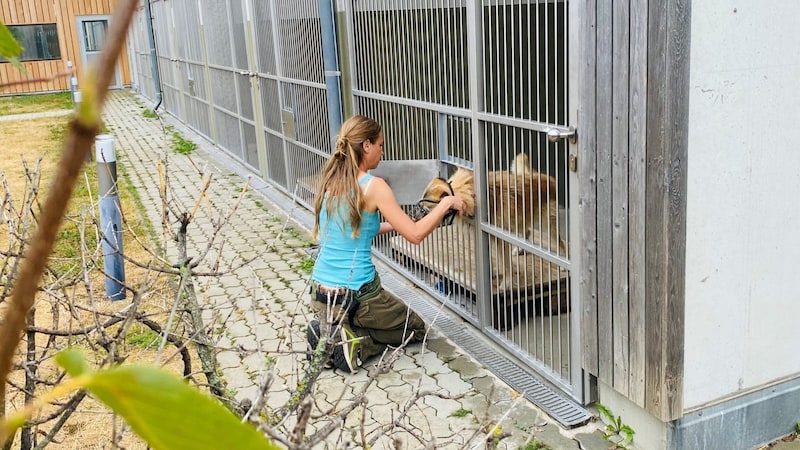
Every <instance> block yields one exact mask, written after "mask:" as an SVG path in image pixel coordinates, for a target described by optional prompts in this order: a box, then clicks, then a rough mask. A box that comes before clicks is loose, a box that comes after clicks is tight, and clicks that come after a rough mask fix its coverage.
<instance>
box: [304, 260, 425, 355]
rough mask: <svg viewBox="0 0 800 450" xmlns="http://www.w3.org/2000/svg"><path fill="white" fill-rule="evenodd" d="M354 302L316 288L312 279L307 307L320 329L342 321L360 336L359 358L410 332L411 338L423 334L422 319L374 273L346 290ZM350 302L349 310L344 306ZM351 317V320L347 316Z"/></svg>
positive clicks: (415, 338)
mask: <svg viewBox="0 0 800 450" xmlns="http://www.w3.org/2000/svg"><path fill="white" fill-rule="evenodd" d="M350 292H351V293H352V294H351V296H352V298H355V300H356V302H353V303H349V302H348V301H347V300H348V299H347V298H343V297H348V296H341V295H340V296H337V295H326V294H323V293H322V292H318V290H317V286H316V284H314V283H312V288H311V308H312V309H313V311H314V313H315V314H316V315H317V317H318V319H319V321H320V324H321V325H322V326H323V329H329V326H330V324H331V323H338V322H342V323H344V324H346V325H348V326H349V327H350V329H351V330H353V332H355V333H356V334H357V335H358V336H359V337H360V338H362V340H361V341H360V344H361V359H362V360H366V359H367V358H369V357H371V356H375V355H379V354H381V353H383V351H384V350H385V349H386V345H387V344H388V345H400V344H401V343H403V342H405V341H406V339H407V338H408V337H409V336H411V335H412V333H413V339H412V340H411V342H417V341H421V340H422V339H423V338H424V337H425V332H426V326H425V322H424V321H423V320H422V318H421V317H419V316H418V315H417V314H416V313H415V312H414V311H412V310H411V309H409V307H408V306H407V305H406V304H405V303H404V302H403V301H402V300H400V299H399V298H397V297H395V296H394V295H392V294H390V293H389V292H388V291H386V290H385V289H383V286H381V280H380V278H379V277H378V274H377V273H376V274H375V279H374V280H372V281H370V282H369V283H367V284H365V285H364V286H362V287H361V288H360V289H359V290H358V291H350ZM349 306H353V307H355V308H356V309H355V310H354V311H352V312H350V311H349V310H346V309H345V307H349ZM351 318H352V320H351Z"/></svg>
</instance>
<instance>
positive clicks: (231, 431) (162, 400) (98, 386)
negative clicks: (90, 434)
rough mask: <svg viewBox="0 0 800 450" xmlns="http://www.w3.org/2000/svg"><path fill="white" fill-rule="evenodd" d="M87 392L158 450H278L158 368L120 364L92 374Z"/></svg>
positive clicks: (209, 398)
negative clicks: (120, 417) (210, 446)
mask: <svg viewBox="0 0 800 450" xmlns="http://www.w3.org/2000/svg"><path fill="white" fill-rule="evenodd" d="M86 389H87V390H88V391H89V392H91V393H92V394H93V395H94V396H95V397H97V398H98V399H99V400H101V401H102V402H103V403H105V404H106V405H107V406H109V407H110V408H111V409H113V410H114V412H116V413H117V414H119V415H120V416H122V417H123V418H124V419H125V421H126V422H127V423H128V425H130V426H131V428H133V430H134V431H135V432H136V434H138V435H139V437H141V438H142V439H144V440H145V441H147V443H148V444H149V445H150V446H151V447H153V448H154V449H157V450H182V449H198V448H209V444H210V443H213V447H214V448H231V449H233V448H235V449H265V450H267V449H270V450H271V449H277V448H278V447H276V446H275V445H273V444H272V443H270V442H269V441H268V440H267V439H266V438H265V437H264V436H263V435H261V434H260V433H259V432H258V431H257V430H256V429H255V428H254V427H253V426H251V425H250V424H246V423H241V421H240V419H239V418H238V417H236V416H235V415H234V414H233V413H232V412H230V411H229V410H228V409H227V408H225V407H224V406H222V405H221V404H220V403H218V402H217V401H215V400H214V399H212V398H211V397H209V396H207V395H204V394H202V393H201V392H200V391H198V390H197V389H195V388H194V387H192V386H189V385H188V384H187V383H186V382H184V381H183V380H182V379H180V378H178V377H177V376H175V375H174V374H172V373H170V372H167V371H165V370H163V369H159V368H156V367H150V366H142V365H124V366H119V367H116V368H113V369H109V370H104V371H102V372H98V373H96V374H94V375H92V376H91V380H90V381H89V383H87V385H86Z"/></svg>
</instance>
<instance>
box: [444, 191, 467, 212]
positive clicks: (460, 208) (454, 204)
mask: <svg viewBox="0 0 800 450" xmlns="http://www.w3.org/2000/svg"><path fill="white" fill-rule="evenodd" d="M445 198H446V199H450V207H449V208H448V210H451V209H452V210H455V211H456V212H458V215H459V216H463V215H464V208H465V207H466V204H465V203H464V200H463V199H462V198H461V197H460V196H459V195H458V194H456V195H448V196H447V197H445Z"/></svg>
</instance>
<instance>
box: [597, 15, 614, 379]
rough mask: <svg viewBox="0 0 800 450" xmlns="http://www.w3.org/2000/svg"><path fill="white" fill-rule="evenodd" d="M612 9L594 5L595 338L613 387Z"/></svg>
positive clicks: (602, 375) (604, 371)
mask: <svg viewBox="0 0 800 450" xmlns="http://www.w3.org/2000/svg"><path fill="white" fill-rule="evenodd" d="M612 17H613V9H612V3H611V2H608V1H603V2H599V3H598V5H597V118H596V120H597V308H598V309H597V315H598V318H597V324H598V329H597V334H598V344H597V345H598V350H599V352H598V353H599V361H600V375H599V378H600V379H601V380H603V381H604V382H606V383H607V384H608V385H609V386H613V385H614V335H613V333H614V316H613V314H614V311H613V307H612V301H613V282H614V280H613V278H612V275H613V272H612V267H611V266H612V264H613V260H612V258H613V247H612V240H611V236H612V233H613V231H612V230H613V224H612V210H611V207H612V201H613V199H612V185H611V174H612V172H611V146H612V135H611V130H612V124H611V117H612V114H613V111H612V109H611V104H612V80H613V76H614V74H613V72H612V70H613V67H612V58H611V56H612V52H613V48H612V37H613V22H612Z"/></svg>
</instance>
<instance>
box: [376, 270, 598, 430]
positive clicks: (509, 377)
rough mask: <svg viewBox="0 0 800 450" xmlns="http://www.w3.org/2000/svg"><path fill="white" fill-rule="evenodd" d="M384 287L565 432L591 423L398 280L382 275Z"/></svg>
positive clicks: (587, 415)
mask: <svg viewBox="0 0 800 450" xmlns="http://www.w3.org/2000/svg"><path fill="white" fill-rule="evenodd" d="M381 282H382V283H383V286H384V287H385V288H386V289H387V290H389V291H391V292H392V293H393V294H395V295H397V296H398V297H400V298H402V299H403V300H405V301H406V303H408V305H409V306H411V308H412V309H413V310H414V311H416V312H417V314H419V315H420V316H422V318H423V319H425V321H426V322H429V323H430V322H432V321H433V320H434V319H436V328H437V329H439V330H440V331H441V332H442V333H443V334H444V335H445V336H447V337H448V338H449V339H450V340H452V341H453V342H457V343H458V345H459V346H460V347H461V348H462V349H464V350H465V351H467V352H469V354H470V355H472V356H473V357H474V358H475V359H477V360H478V361H479V362H480V363H481V364H483V365H485V366H486V367H488V368H489V370H491V371H492V373H494V374H495V375H497V377H498V378H500V379H501V380H503V381H505V382H506V383H508V384H509V385H510V386H512V387H513V388H514V389H516V390H518V391H519V392H521V393H522V395H524V396H525V398H527V399H528V400H530V401H531V402H533V403H534V404H535V405H536V406H538V407H539V408H541V409H542V410H543V411H545V412H546V413H547V414H548V415H549V416H550V417H552V418H553V419H554V420H556V421H557V422H558V423H559V424H560V425H561V426H562V427H564V428H567V429H569V428H575V427H578V426H581V425H583V424H585V423H587V422H589V420H591V418H592V415H591V414H590V413H589V412H588V411H586V410H585V409H584V408H583V407H581V406H580V405H579V404H577V403H575V402H574V401H572V400H570V399H569V398H567V397H565V396H564V395H562V394H560V393H558V392H557V391H555V390H553V389H551V388H550V387H548V386H546V385H544V384H543V383H541V382H540V381H539V380H537V379H536V378H534V376H533V375H532V374H531V373H530V372H527V371H526V370H524V369H523V368H522V367H520V366H519V365H518V364H517V363H515V362H514V361H512V360H510V359H509V358H507V357H505V356H503V355H501V354H499V353H498V352H497V351H496V350H494V349H492V348H491V346H490V345H488V344H487V343H486V342H484V341H483V340H481V339H478V338H476V337H475V336H474V335H473V334H472V333H471V332H469V331H468V329H467V327H465V326H464V325H462V324H458V323H456V322H455V321H454V320H453V319H451V318H450V315H449V314H441V313H440V311H439V308H438V307H437V306H436V305H434V304H432V303H431V302H429V301H427V300H425V299H423V298H422V297H421V296H420V295H419V292H418V291H412V290H411V289H410V288H409V287H408V286H407V285H406V284H404V283H402V282H400V281H399V280H397V278H396V277H394V276H391V275H389V274H384V273H381Z"/></svg>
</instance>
